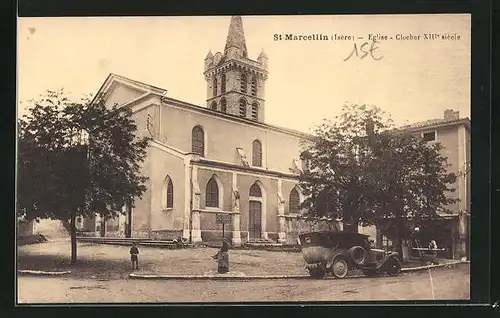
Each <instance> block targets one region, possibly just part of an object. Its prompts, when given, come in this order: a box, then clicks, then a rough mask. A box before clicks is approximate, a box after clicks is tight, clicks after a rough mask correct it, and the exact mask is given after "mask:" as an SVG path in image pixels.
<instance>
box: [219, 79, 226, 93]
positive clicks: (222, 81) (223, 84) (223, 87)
mask: <svg viewBox="0 0 500 318" xmlns="http://www.w3.org/2000/svg"><path fill="white" fill-rule="evenodd" d="M225 92H226V74H222V76H221V77H220V93H221V94H224V93H225Z"/></svg>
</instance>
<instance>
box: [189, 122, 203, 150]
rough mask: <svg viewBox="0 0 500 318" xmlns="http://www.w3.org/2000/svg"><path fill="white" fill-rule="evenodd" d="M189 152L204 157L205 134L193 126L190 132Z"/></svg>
mask: <svg viewBox="0 0 500 318" xmlns="http://www.w3.org/2000/svg"><path fill="white" fill-rule="evenodd" d="M191 143H192V146H191V151H192V152H193V153H195V154H198V155H200V156H202V157H203V156H204V155H205V133H204V132H203V128H201V127H200V126H195V127H194V128H193V131H192V132H191Z"/></svg>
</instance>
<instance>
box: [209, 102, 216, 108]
mask: <svg viewBox="0 0 500 318" xmlns="http://www.w3.org/2000/svg"><path fill="white" fill-rule="evenodd" d="M210 108H211V109H213V110H217V103H216V102H215V101H213V102H212V104H210Z"/></svg>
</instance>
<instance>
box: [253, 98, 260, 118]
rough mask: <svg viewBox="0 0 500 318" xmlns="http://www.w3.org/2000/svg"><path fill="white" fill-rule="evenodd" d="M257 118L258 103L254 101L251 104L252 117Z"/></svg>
mask: <svg viewBox="0 0 500 318" xmlns="http://www.w3.org/2000/svg"><path fill="white" fill-rule="evenodd" d="M258 118H259V104H257V102H254V103H253V104H252V119H253V120H257V119H258Z"/></svg>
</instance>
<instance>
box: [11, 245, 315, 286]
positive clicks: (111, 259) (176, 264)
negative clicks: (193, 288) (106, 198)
mask: <svg viewBox="0 0 500 318" xmlns="http://www.w3.org/2000/svg"><path fill="white" fill-rule="evenodd" d="M129 249H130V247H127V246H114V245H99V244H89V243H78V248H77V251H78V261H77V264H75V265H72V264H70V259H71V250H70V242H69V241H57V242H46V243H41V244H34V245H25V246H20V247H19V248H18V262H17V264H18V269H32V270H47V271H63V270H70V271H72V276H76V277H81V278H103V279H123V278H127V277H128V275H129V274H130V273H131V272H132V269H131V262H130V254H129ZM216 253H217V249H216V248H209V247H200V248H189V249H175V250H170V249H161V248H154V247H140V246H139V270H136V271H134V272H139V273H161V274H171V275H202V274H204V273H206V272H210V271H213V270H214V269H216V268H217V263H216V261H215V260H213V259H212V256H213V255H214V254H216ZM304 265H305V263H304V260H303V258H302V256H301V254H300V253H293V252H271V251H254V250H232V251H230V270H231V271H238V272H243V273H245V274H246V275H300V274H307V272H306V271H305V269H304Z"/></svg>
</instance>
